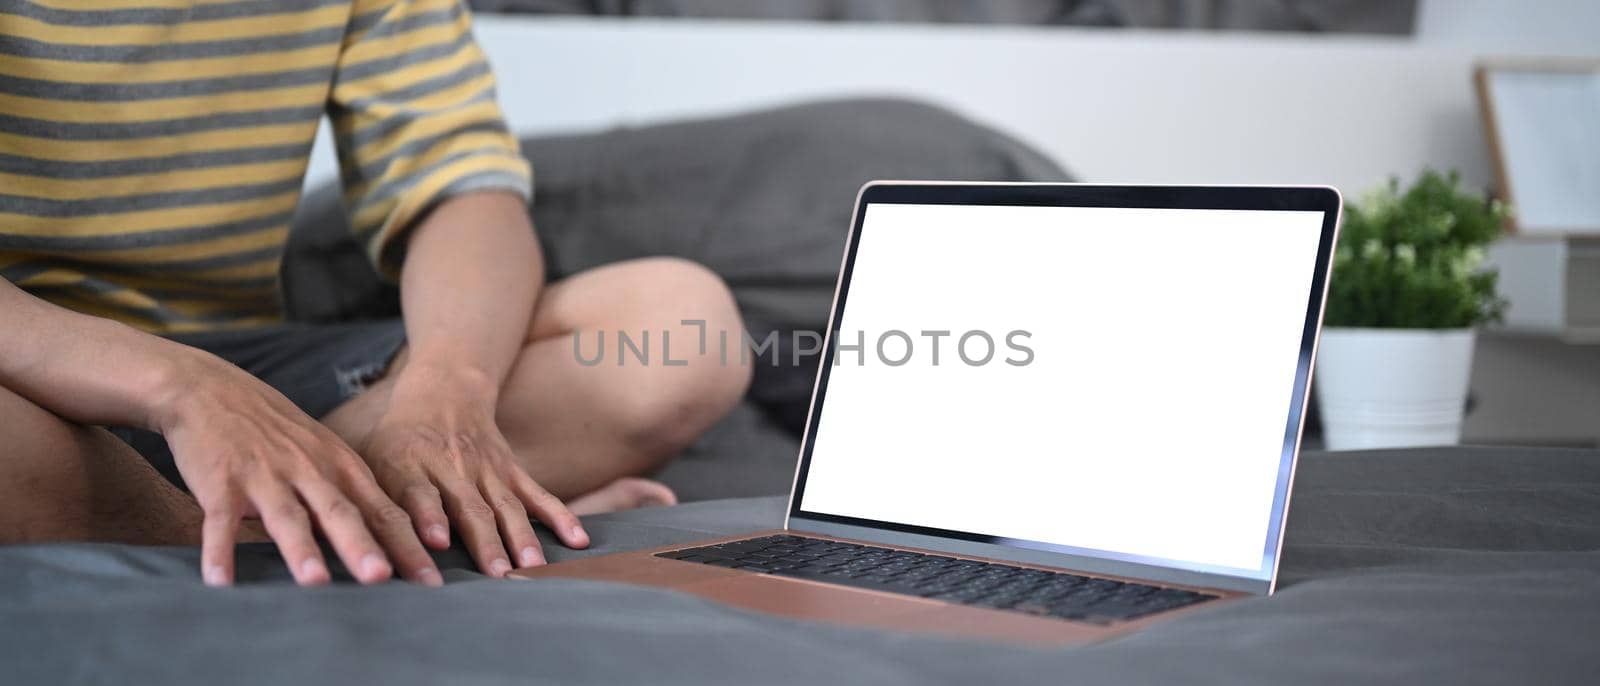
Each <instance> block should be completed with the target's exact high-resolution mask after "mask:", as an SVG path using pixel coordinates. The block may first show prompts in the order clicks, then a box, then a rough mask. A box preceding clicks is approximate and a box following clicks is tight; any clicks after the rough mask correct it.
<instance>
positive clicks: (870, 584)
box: [656, 534, 1217, 624]
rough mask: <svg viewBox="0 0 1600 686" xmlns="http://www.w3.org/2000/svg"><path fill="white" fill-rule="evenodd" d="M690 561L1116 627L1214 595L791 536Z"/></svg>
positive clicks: (722, 547)
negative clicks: (1119, 624) (1119, 623)
mask: <svg viewBox="0 0 1600 686" xmlns="http://www.w3.org/2000/svg"><path fill="white" fill-rule="evenodd" d="M656 557H664V558H668V559H672V560H681V561H683V562H696V563H700V564H708V565H715V566H718V567H728V568H730V569H744V570H748V571H751V572H759V573H762V574H772V575H774V576H784V577H791V578H796V579H808V580H812V581H821V582H825V583H831V584H839V585H841V586H850V587H852V588H862V589H867V590H871V591H887V592H890V593H900V594H904V595H914V596H919V597H923V598H932V599H936V600H944V601H948V602H952V603H956V604H959V605H970V606H973V607H986V608H993V609H997V610H1006V611H1010V612H1021V613H1024V614H1030V615H1036V616H1045V617H1055V618H1059V619H1066V620H1073V621H1081V622H1090V623H1094V624H1109V623H1111V622H1119V621H1127V620H1132V619H1138V618H1139V617H1143V616H1145V615H1149V614H1154V613H1156V612H1162V611H1165V610H1172V609H1176V608H1180V607H1184V606H1187V605H1193V604H1195V603H1201V602H1205V601H1207V600H1214V599H1216V598H1217V596H1214V595H1207V594H1204V593H1196V592H1194V591H1186V590H1183V589H1176V588H1161V587H1159V586H1149V585H1146V584H1140V583H1134V582H1127V581H1113V580H1111V579H1099V578H1095V577H1087V576H1078V575H1076V574H1068V573H1065V572H1049V571H1045V570H1042V569H1030V568H1026V567H1014V566H1011V565H1005V564H996V563H989V562H979V561H976V560H963V559H960V558H954V557H945V556H942V555H928V554H922V553H913V552H908V551H904V550H895V549H893V548H879V547H876V546H870V545H860V544H856V543H841V542H838V541H825V540H821V539H815V538H805V537H802V536H791V535H787V534H783V535H776V536H764V537H761V538H750V539H745V540H742V541H732V542H729V543H719V544H717V545H708V546H702V547H699V548H686V549H683V550H673V551H668V552H664V553H657V554H656Z"/></svg>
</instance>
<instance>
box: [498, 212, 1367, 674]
mask: <svg viewBox="0 0 1600 686" xmlns="http://www.w3.org/2000/svg"><path fill="white" fill-rule="evenodd" d="M1340 206H1341V201H1340V197H1339V194H1338V192H1337V191H1335V190H1334V189H1332V188H1326V187H1196V186H1191V187H1176V186H1098V185H1078V184H989V183H925V182H874V183H870V184H868V185H866V186H865V187H863V188H862V189H861V191H860V194H859V195H858V196H857V200H856V206H855V212H854V217H853V220H852V227H851V231H850V233H849V239H848V245H847V248H846V250H845V254H844V260H843V265H842V268H841V270H840V274H839V280H838V285H837V288H836V290H835V295H834V303H833V309H832V314H831V315H830V318H829V322H830V326H829V331H828V332H827V334H826V340H825V343H824V346H823V350H822V352H821V356H820V362H821V364H820V365H819V368H818V372H817V380H816V386H815V388H814V390H813V394H812V401H811V410H810V416H809V419H808V420H807V425H806V430H805V434H804V436H803V443H802V445H801V449H800V455H799V464H798V467H797V469H796V473H795V479H794V485H793V488H792V489H791V492H790V499H789V505H788V514H787V518H786V521H785V522H784V526H783V528H782V529H779V530H771V531H760V532H752V533H749V534H744V535H738V536H728V537H722V538H718V539H713V540H705V541H700V542H696V543H692V544H682V545H673V546H667V547H662V548H658V549H654V550H644V551H638V552H628V553H620V554H613V555H602V556H596V557H590V558H585V559H579V560H574V561H569V562H561V563H557V564H551V565H548V566H543V567H536V568H529V569H523V570H518V571H516V572H514V574H516V575H517V576H521V577H525V578H533V579H539V578H552V577H569V578H584V579H596V580H609V581H618V582H627V583H633V584H643V585H647V586H657V587H664V588H671V589H676V590H679V591H683V592H687V593H691V594H694V595H698V596H702V597H705V598H709V599H712V600H715V601H719V602H723V603H727V604H730V605H735V606H739V607H743V608H747V609H751V610H756V611H759V612H766V613H772V614H776V615H782V616H787V617H794V618H803V619H810V620H820V621H825V622H835V623H840V624H846V625H852V626H861V627H876V628H885V629H896V630H903V631H910V632H919V633H932V634H941V635H948V636H961V637H977V638H987V639H995V640H1002V641H1019V642H1025V643H1045V644H1057V643H1071V642H1081V641H1096V640H1102V639H1105V638H1109V637H1111V636H1116V635H1119V634H1123V633H1126V632H1129V631H1134V630H1137V629H1139V628H1142V627H1145V626H1148V625H1150V624H1152V623H1154V622H1159V621H1164V620H1167V619H1171V618H1174V617H1179V616H1182V615H1184V614H1187V613H1193V612H1205V611H1208V610H1209V609H1211V608H1214V607H1217V606H1221V605H1223V604H1225V603H1228V602H1233V601H1236V600H1238V599H1242V598H1249V597H1255V596H1263V595H1267V594H1270V593H1272V591H1273V587H1274V581H1275V579H1276V575H1277V567H1278V557H1279V552H1280V547H1281V543H1282V541H1283V527H1284V521H1285V517H1286V515H1287V511H1288V506H1289V491H1290V484H1291V483H1292V481H1293V477H1294V466H1295V459H1296V456H1297V455H1298V453H1299V447H1300V435H1301V428H1302V421H1303V419H1304V417H1305V404H1306V396H1307V391H1308V388H1309V386H1310V383H1311V370H1312V361H1313V359H1314V358H1315V355H1316V348H1317V336H1318V332H1319V329H1320V326H1321V321H1322V309H1323V302H1324V294H1325V292H1326V287H1327V281H1328V274H1329V266H1330V263H1331V256H1332V251H1333V249H1334V241H1335V237H1336V231H1337V226H1338V219H1339V213H1340ZM752 362H753V363H756V364H763V363H772V361H771V360H763V359H760V358H755V359H753V360H752ZM780 362H781V361H780Z"/></svg>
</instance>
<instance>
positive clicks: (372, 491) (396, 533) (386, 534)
mask: <svg viewBox="0 0 1600 686" xmlns="http://www.w3.org/2000/svg"><path fill="white" fill-rule="evenodd" d="M427 490H428V492H429V493H431V494H432V495H431V497H430V500H431V501H432V502H431V505H432V509H433V510H435V511H437V513H438V514H437V521H438V522H440V526H443V523H445V522H447V521H449V520H447V519H445V516H444V508H443V507H442V506H440V505H439V492H438V491H437V490H434V488H433V486H432V485H431V484H429V485H428V489H427ZM350 496H351V497H352V498H354V499H355V501H356V504H357V505H358V506H360V508H361V511H362V512H363V513H364V514H365V515H366V518H367V523H368V525H369V526H370V527H371V529H372V533H373V534H374V535H376V536H377V537H378V543H379V544H381V545H382V546H383V549H384V550H386V551H388V552H389V559H390V560H392V561H393V562H394V564H395V566H396V567H398V568H399V570H400V575H401V576H404V577H405V578H406V579H407V580H410V581H413V582H416V583H419V584H423V585H425V586H442V585H444V577H442V576H440V575H439V567H438V566H437V565H435V564H434V563H433V557H432V556H430V555H428V551H427V550H424V549H423V547H422V543H421V542H420V541H418V540H417V535H418V532H417V530H416V529H421V528H422V527H420V526H419V527H416V529H413V525H412V518H413V515H409V514H407V512H406V510H403V509H401V508H400V506H398V505H396V504H394V501H392V500H390V499H389V496H387V495H385V494H384V492H383V489H380V488H378V484H376V483H374V482H371V481H366V482H363V483H361V484H352V485H351V486H350ZM442 538H443V541H442V543H443V546H442V547H448V546H449V545H450V534H449V533H448V531H447V532H445V533H444V535H443V537H442Z"/></svg>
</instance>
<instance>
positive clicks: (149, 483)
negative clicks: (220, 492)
mask: <svg viewBox="0 0 1600 686" xmlns="http://www.w3.org/2000/svg"><path fill="white" fill-rule="evenodd" d="M0 427H3V429H0V434H3V436H0V438H3V444H4V447H3V448H0V542H4V543H26V542H42V541H107V542H116V543H142V544H155V545H178V544H182V545H195V544H198V543H199V542H200V523H201V519H202V516H201V512H200V506H199V505H198V504H196V503H195V500H194V498H192V497H190V496H189V495H188V494H186V493H184V492H182V491H180V490H178V489H177V488H176V487H174V486H173V485H172V484H171V483H169V482H167V480H166V479H164V478H162V476H161V475H160V474H159V473H157V472H156V470H155V468H153V467H151V466H150V464H149V463H148V462H145V460H144V458H143V457H140V456H139V454H138V453H136V452H134V450H133V449H132V448H130V447H128V445H127V444H125V443H123V442H122V441H119V440H117V438H116V437H115V436H112V435H111V434H110V433H108V432H106V431H105V430H104V429H97V428H91V427H84V426H78V425H74V424H71V423H69V422H66V421H63V420H62V419H60V418H59V417H56V416H55V415H54V414H51V413H50V412H48V411H46V410H44V409H42V408H40V407H39V406H38V405H35V404H33V403H32V402H29V401H28V400H27V399H25V398H23V397H21V396H19V395H17V394H15V393H13V392H11V391H9V390H6V389H5V388H0Z"/></svg>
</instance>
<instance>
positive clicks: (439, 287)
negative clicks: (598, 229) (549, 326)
mask: <svg viewBox="0 0 1600 686" xmlns="http://www.w3.org/2000/svg"><path fill="white" fill-rule="evenodd" d="M543 284H544V258H543V255H542V254H541V253H540V251H539V243H538V241H537V239H535V237H534V233H533V226H532V224H531V223H530V221H529V219H528V210H527V207H526V205H525V204H524V203H523V200H522V198H520V197H518V196H516V195H514V194H511V193H503V192H484V193H469V194H466V195H461V196H456V197H454V198H451V199H449V200H446V201H445V202H443V203H441V204H440V205H439V206H438V207H437V208H435V209H434V210H433V211H432V212H430V213H429V214H428V216H427V217H426V218H425V219H424V220H423V221H422V223H421V224H420V225H418V227H417V229H416V231H415V232H413V234H412V236H411V239H410V243H409V244H408V245H407V250H406V260H405V269H404V271H403V272H402V275H401V279H400V296H401V307H402V309H403V311H404V314H405V322H406V336H407V338H408V339H409V345H410V356H411V359H410V362H409V363H408V366H410V367H413V368H448V369H449V370H450V372H451V373H452V374H455V375H460V374H468V375H473V376H481V379H482V380H483V381H484V382H486V383H487V384H491V385H492V386H493V388H494V389H498V388H499V386H500V384H501V382H503V381H504V380H505V378H506V375H507V374H509V373H510V371H511V365H512V363H513V362H515V360H516V355H517V352H518V351H519V350H521V349H522V344H523V341H524V338H525V337H526V336H527V330H528V321H529V318H530V317H532V315H533V306H534V303H535V301H536V300H537V299H538V297H539V289H540V288H541V287H542V286H543Z"/></svg>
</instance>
